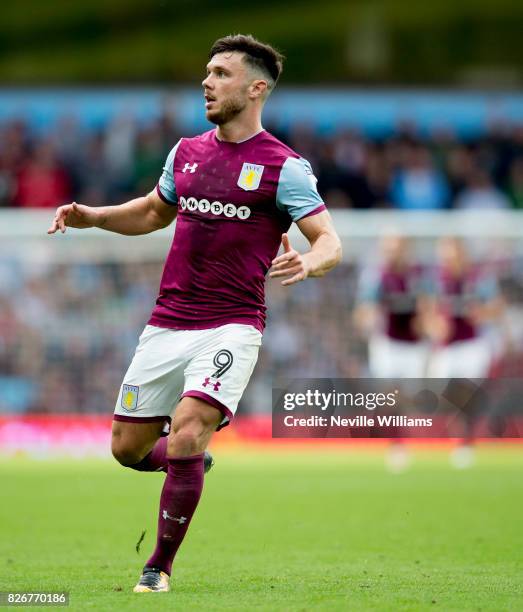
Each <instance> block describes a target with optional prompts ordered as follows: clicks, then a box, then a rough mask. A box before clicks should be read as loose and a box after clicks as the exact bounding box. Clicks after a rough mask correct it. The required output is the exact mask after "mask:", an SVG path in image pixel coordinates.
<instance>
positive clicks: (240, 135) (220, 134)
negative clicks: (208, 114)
mask: <svg viewBox="0 0 523 612" xmlns="http://www.w3.org/2000/svg"><path fill="white" fill-rule="evenodd" d="M262 130H263V127H262V124H261V120H260V119H259V118H257V120H256V121H249V122H245V123H244V122H241V121H231V122H229V123H225V124H223V125H219V126H218V127H217V128H216V136H217V138H218V140H223V141H224V142H243V141H244V140H249V138H252V137H253V136H256V134H258V133H259V132H261V131H262Z"/></svg>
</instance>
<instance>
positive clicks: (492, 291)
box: [476, 276, 499, 302]
mask: <svg viewBox="0 0 523 612" xmlns="http://www.w3.org/2000/svg"><path fill="white" fill-rule="evenodd" d="M476 296H477V298H478V299H479V300H480V301H481V302H489V301H490V300H495V299H496V298H497V297H498V296H499V287H498V283H497V281H496V279H495V277H494V276H484V277H482V278H481V279H480V280H479V282H478V284H477V285H476Z"/></svg>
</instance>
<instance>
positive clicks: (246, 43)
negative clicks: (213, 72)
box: [209, 34, 285, 89]
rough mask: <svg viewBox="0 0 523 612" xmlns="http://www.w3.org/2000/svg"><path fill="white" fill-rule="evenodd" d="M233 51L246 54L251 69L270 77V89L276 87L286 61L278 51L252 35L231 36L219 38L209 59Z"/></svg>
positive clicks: (212, 48) (245, 57)
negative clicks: (256, 69)
mask: <svg viewBox="0 0 523 612" xmlns="http://www.w3.org/2000/svg"><path fill="white" fill-rule="evenodd" d="M232 51H239V52H241V53H244V54H245V55H244V59H245V62H246V63H247V64H248V65H249V66H250V67H251V68H258V69H259V70H261V71H262V72H264V73H265V74H266V75H267V76H268V77H270V80H271V81H272V82H270V83H269V89H272V88H273V87H274V86H275V85H276V82H277V81H278V78H279V76H280V74H281V71H282V69H283V60H284V59H285V58H284V56H283V55H282V54H281V53H280V52H279V51H278V50H277V49H275V48H274V47H271V45H268V44H266V43H263V42H261V41H259V40H257V39H256V38H254V36H251V34H231V35H229V36H224V37H223V38H219V39H218V40H217V41H216V42H215V43H214V44H213V46H212V47H211V51H210V53H209V59H211V58H212V57H213V56H214V55H216V54H218V53H228V52H229V53H231V52H232Z"/></svg>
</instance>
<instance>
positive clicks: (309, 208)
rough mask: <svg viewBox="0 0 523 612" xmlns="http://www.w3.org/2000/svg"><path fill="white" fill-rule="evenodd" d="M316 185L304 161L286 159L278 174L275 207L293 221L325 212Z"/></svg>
mask: <svg viewBox="0 0 523 612" xmlns="http://www.w3.org/2000/svg"><path fill="white" fill-rule="evenodd" d="M316 183H317V179H316V177H315V176H314V174H313V172H312V168H311V165H310V164H309V162H308V161H307V160H306V159H303V158H302V157H299V158H295V157H288V158H287V159H286V160H285V163H284V164H283V166H282V169H281V172H280V180H279V182H278V190H277V192H276V205H277V206H278V208H279V209H280V210H281V211H282V212H286V213H288V214H289V215H290V217H291V219H292V220H293V221H299V220H300V219H303V218H304V217H308V216H310V215H315V214H317V213H319V212H321V211H322V210H325V209H326V207H325V204H324V203H323V200H322V199H321V197H320V194H319V193H318V190H317V188H316Z"/></svg>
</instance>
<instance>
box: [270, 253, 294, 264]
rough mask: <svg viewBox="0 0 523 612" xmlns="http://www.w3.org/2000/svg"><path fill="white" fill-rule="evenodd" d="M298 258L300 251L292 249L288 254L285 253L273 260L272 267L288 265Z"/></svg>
mask: <svg viewBox="0 0 523 612" xmlns="http://www.w3.org/2000/svg"><path fill="white" fill-rule="evenodd" d="M297 256H298V251H295V250H294V249H291V250H290V251H289V252H288V253H283V255H280V256H279V257H276V258H274V259H273V260H272V265H273V266H277V265H279V264H282V263H286V262H288V261H291V260H292V259H294V258H295V257H297Z"/></svg>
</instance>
